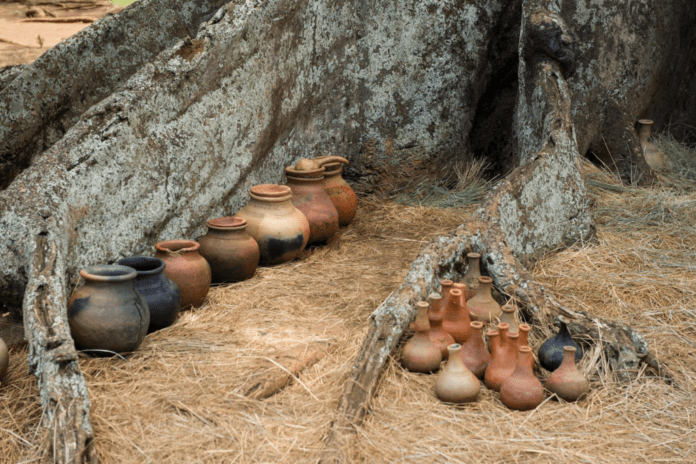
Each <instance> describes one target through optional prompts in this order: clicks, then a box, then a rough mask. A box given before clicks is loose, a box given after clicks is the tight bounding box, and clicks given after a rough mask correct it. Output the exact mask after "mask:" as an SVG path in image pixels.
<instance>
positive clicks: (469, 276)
mask: <svg viewBox="0 0 696 464" xmlns="http://www.w3.org/2000/svg"><path fill="white" fill-rule="evenodd" d="M466 261H467V268H466V274H464V279H462V282H463V283H464V284H465V285H466V295H464V296H465V297H466V301H469V300H470V299H472V298H473V297H474V296H475V295H476V292H477V291H478V288H479V281H478V278H479V277H481V268H480V261H481V255H480V254H479V253H467V255H466Z"/></svg>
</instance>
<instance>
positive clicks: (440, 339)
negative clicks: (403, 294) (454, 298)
mask: <svg viewBox="0 0 696 464" xmlns="http://www.w3.org/2000/svg"><path fill="white" fill-rule="evenodd" d="M441 301H442V297H441V296H440V295H439V294H437V293H431V294H430V311H428V321H429V322H430V330H429V331H428V335H429V336H430V340H431V341H432V342H433V343H434V344H435V346H437V347H438V348H439V349H440V353H441V354H442V359H447V356H449V351H448V350H447V347H448V346H450V345H451V344H453V343H454V338H452V336H451V335H450V334H448V333H447V332H445V330H444V329H443V328H442V320H443V318H444V316H445V310H444V308H443V307H442V304H441Z"/></svg>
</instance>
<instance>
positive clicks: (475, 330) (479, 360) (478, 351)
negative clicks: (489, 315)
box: [462, 321, 491, 379]
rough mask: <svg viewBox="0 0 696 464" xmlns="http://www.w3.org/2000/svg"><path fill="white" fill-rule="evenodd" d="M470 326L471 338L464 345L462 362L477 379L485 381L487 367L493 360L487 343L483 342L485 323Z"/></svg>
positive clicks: (475, 323)
mask: <svg viewBox="0 0 696 464" xmlns="http://www.w3.org/2000/svg"><path fill="white" fill-rule="evenodd" d="M469 326H470V327H471V336H470V337H469V339H468V340H467V341H466V342H465V343H464V344H463V345H462V361H464V365H465V366H466V367H468V368H469V370H470V371H471V372H472V373H473V374H474V375H475V376H476V377H478V378H479V379H483V376H484V374H485V373H486V366H488V362H489V361H490V359H491V354H490V353H489V352H488V349H487V348H486V342H484V340H483V322H481V321H472V322H470V323H469Z"/></svg>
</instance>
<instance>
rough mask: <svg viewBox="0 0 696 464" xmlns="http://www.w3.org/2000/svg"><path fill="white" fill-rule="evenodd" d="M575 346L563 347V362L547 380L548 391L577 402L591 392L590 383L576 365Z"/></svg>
mask: <svg viewBox="0 0 696 464" xmlns="http://www.w3.org/2000/svg"><path fill="white" fill-rule="evenodd" d="M576 350H577V349H576V348H575V347H574V346H564V347H563V362H562V363H561V365H560V366H559V368H558V369H556V370H555V371H553V374H551V377H549V378H548V379H547V380H546V389H547V390H549V391H551V392H553V393H555V394H556V395H558V397H559V398H563V399H564V400H566V401H576V400H578V399H579V398H581V397H582V396H583V395H584V394H585V393H587V392H588V391H589V390H590V383H589V382H588V381H587V379H586V378H585V376H584V375H582V373H581V372H580V371H579V370H578V368H577V366H576V365H575V352H576Z"/></svg>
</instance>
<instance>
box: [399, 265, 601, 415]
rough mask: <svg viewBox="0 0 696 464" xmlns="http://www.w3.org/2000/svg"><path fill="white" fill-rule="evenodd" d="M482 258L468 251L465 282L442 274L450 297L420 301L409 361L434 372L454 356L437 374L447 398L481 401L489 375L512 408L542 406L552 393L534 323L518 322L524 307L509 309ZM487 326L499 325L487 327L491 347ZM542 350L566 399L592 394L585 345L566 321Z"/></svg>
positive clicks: (405, 354)
mask: <svg viewBox="0 0 696 464" xmlns="http://www.w3.org/2000/svg"><path fill="white" fill-rule="evenodd" d="M480 257H481V256H480V255H479V254H476V253H470V254H469V255H468V256H467V258H468V261H469V267H468V270H467V274H466V275H465V276H464V279H463V282H462V283H455V282H452V281H451V280H442V281H441V282H440V284H441V287H442V290H441V291H442V296H441V295H440V294H437V293H433V294H431V295H430V297H429V300H430V302H429V303H428V302H426V301H421V302H418V303H417V314H416V320H415V323H414V325H413V327H414V329H415V331H416V333H415V334H414V336H413V337H412V338H411V339H410V340H409V341H408V342H407V343H406V344H405V345H404V347H403V349H402V353H401V363H402V365H403V366H404V367H405V368H406V369H408V370H409V371H412V372H421V373H431V372H435V371H438V370H439V369H440V366H441V363H442V361H443V360H447V362H446V364H445V366H444V368H443V369H442V370H441V371H440V372H439V373H438V374H437V377H436V380H435V394H436V395H437V397H438V398H440V399H441V400H442V401H445V402H451V403H464V402H471V401H475V400H476V399H477V397H478V393H479V391H480V388H481V385H480V383H481V382H480V381H483V382H484V384H485V385H486V387H488V388H489V389H491V390H495V391H498V392H499V393H500V399H501V401H502V403H503V404H505V405H506V406H507V407H509V408H511V409H517V410H529V409H534V408H536V407H537V406H538V405H539V404H541V403H542V402H543V401H544V398H545V391H544V386H543V385H542V383H541V381H540V380H539V379H538V378H537V377H536V375H535V374H534V367H535V359H534V355H533V354H532V349H531V347H530V346H529V332H530V330H531V327H530V326H529V325H528V324H524V323H523V324H519V323H518V320H517V317H516V314H517V307H516V306H514V305H504V306H502V307H501V306H500V305H499V304H498V303H497V302H496V301H495V299H494V298H493V295H492V280H491V279H490V278H489V277H486V276H481V275H480V270H479V260H480ZM472 289H476V290H472ZM496 322H497V323H496ZM484 324H492V326H493V328H492V329H490V330H488V331H487V332H486V335H487V338H488V345H489V346H490V352H489V349H488V348H487V346H486V341H485V339H484ZM538 355H539V360H540V364H541V366H542V367H544V368H545V369H547V370H549V371H553V373H552V375H551V376H550V377H549V378H548V380H547V381H546V389H547V390H549V391H551V392H552V393H555V394H556V395H557V396H558V397H560V398H563V399H564V400H566V401H575V400H577V399H579V398H580V397H581V396H583V395H584V394H585V393H587V391H588V389H589V384H588V382H587V379H586V378H585V377H584V375H583V374H582V373H581V372H580V371H578V369H577V366H576V359H577V360H579V359H580V357H581V356H582V351H581V350H580V347H579V346H578V345H577V343H575V342H574V341H573V340H572V338H571V337H570V334H569V332H568V329H567V326H566V324H565V323H564V322H561V330H560V331H559V333H558V334H557V335H556V336H554V337H552V338H550V339H549V340H547V341H546V342H544V343H543V344H542V345H541V347H540V349H539V352H538Z"/></svg>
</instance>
